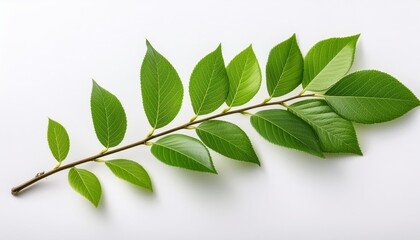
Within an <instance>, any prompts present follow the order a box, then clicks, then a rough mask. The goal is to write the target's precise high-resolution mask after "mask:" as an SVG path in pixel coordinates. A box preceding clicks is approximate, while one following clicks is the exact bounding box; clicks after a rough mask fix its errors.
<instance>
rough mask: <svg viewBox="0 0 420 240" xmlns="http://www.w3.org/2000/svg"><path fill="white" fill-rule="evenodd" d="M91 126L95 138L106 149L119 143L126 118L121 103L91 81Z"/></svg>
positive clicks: (125, 124) (125, 125)
mask: <svg viewBox="0 0 420 240" xmlns="http://www.w3.org/2000/svg"><path fill="white" fill-rule="evenodd" d="M90 109H91V112H92V120H93V126H94V127H95V132H96V136H97V137H98V139H99V141H100V142H101V143H102V145H103V146H104V147H106V148H109V147H115V146H117V145H118V144H120V143H121V141H122V140H123V138H124V135H125V131H126V130H127V118H126V116H125V111H124V108H123V106H122V105H121V102H120V101H119V100H118V99H117V97H115V96H114V95H113V94H112V93H110V92H108V91H107V90H105V89H104V88H102V87H101V86H99V85H98V84H97V83H96V82H95V81H93V86H92V94H91V98H90Z"/></svg>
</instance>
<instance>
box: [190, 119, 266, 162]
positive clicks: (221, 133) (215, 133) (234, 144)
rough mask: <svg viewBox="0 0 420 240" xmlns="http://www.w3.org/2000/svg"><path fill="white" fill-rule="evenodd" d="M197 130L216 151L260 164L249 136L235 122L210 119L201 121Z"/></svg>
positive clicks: (203, 139) (201, 137)
mask: <svg viewBox="0 0 420 240" xmlns="http://www.w3.org/2000/svg"><path fill="white" fill-rule="evenodd" d="M195 131H196V133H197V135H198V137H200V139H201V141H203V142H204V144H206V145H207V146H208V147H209V148H211V149H213V150H214V151H216V152H218V153H220V154H222V155H224V156H226V157H229V158H233V159H236V160H241V161H245V162H252V163H256V164H258V165H260V161H259V160H258V157H257V154H255V151H254V149H253V148H252V144H251V141H250V140H249V138H248V136H247V135H246V133H245V132H244V131H242V129H240V128H239V127H238V126H236V125H235V124H233V123H229V122H225V121H220V120H209V121H205V122H203V123H201V124H200V125H199V126H198V127H197V128H196V130H195Z"/></svg>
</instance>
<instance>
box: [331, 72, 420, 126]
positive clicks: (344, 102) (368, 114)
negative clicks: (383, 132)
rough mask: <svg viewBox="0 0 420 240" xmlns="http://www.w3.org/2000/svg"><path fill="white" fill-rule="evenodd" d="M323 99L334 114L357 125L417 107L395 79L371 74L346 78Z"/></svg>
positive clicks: (385, 75) (415, 99)
mask: <svg viewBox="0 0 420 240" xmlns="http://www.w3.org/2000/svg"><path fill="white" fill-rule="evenodd" d="M325 95H326V96H325V99H326V100H327V102H328V104H330V105H331V107H332V108H333V109H334V110H335V111H336V112H337V113H338V114H340V115H341V116H343V117H344V118H346V119H348V120H350V121H354V122H359V123H379V122H385V121H389V120H392V119H395V118H397V117H400V116H402V115H403V114H405V113H406V112H408V111H410V110H411V109H413V108H415V107H417V106H419V104H420V102H419V100H418V99H417V97H416V96H415V95H414V94H413V93H412V92H411V91H410V90H409V89H408V88H407V87H405V86H404V85H403V84H402V83H400V82H399V81H398V80H397V79H395V78H393V77H392V76H390V75H388V74H386V73H383V72H379V71H375V70H364V71H359V72H355V73H352V74H349V75H348V76H346V77H344V78H343V79H342V80H340V81H339V82H338V83H337V84H335V85H334V86H333V87H332V88H331V89H330V90H329V91H327V92H326V93H325Z"/></svg>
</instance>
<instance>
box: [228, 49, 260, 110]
mask: <svg viewBox="0 0 420 240" xmlns="http://www.w3.org/2000/svg"><path fill="white" fill-rule="evenodd" d="M226 71H227V74H228V77H229V93H228V96H227V99H226V103H227V105H228V106H229V107H233V106H240V105H242V104H245V103H247V102H248V101H249V100H251V98H253V97H254V96H255V94H257V92H258V89H260V86H261V69H260V66H259V64H258V61H257V57H256V56H255V53H254V51H253V50H252V45H250V46H249V47H248V48H246V49H245V50H243V51H242V52H241V53H239V54H238V55H236V57H234V58H233V60H232V61H231V62H230V63H229V65H228V66H227V68H226Z"/></svg>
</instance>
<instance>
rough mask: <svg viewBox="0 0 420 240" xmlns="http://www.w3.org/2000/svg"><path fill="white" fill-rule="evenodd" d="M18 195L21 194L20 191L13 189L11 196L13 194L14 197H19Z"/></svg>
mask: <svg viewBox="0 0 420 240" xmlns="http://www.w3.org/2000/svg"><path fill="white" fill-rule="evenodd" d="M18 193H19V191H18V190H17V189H16V188H12V190H11V194H12V195H13V196H17V195H18Z"/></svg>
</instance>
